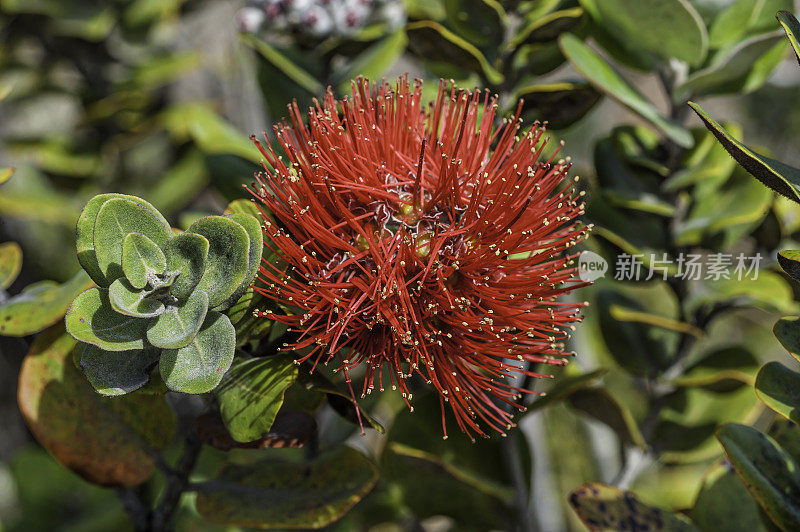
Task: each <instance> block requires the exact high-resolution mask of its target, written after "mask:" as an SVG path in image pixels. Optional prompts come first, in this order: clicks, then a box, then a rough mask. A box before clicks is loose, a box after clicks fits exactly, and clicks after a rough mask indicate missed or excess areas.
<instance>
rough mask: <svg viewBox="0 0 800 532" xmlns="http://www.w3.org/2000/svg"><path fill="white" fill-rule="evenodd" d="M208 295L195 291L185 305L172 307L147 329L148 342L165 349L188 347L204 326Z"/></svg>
mask: <svg viewBox="0 0 800 532" xmlns="http://www.w3.org/2000/svg"><path fill="white" fill-rule="evenodd" d="M207 312H208V294H206V293H205V292H203V291H202V290H195V291H194V292H192V294H191V295H190V296H189V299H187V300H186V301H185V302H184V303H182V304H179V305H170V306H168V307H167V309H166V311H164V312H163V313H162V314H161V315H160V316H159V317H158V319H156V320H155V321H153V324H152V325H151V326H150V328H149V329H147V341H148V342H150V343H151V344H153V345H154V346H156V347H161V348H163V349H180V348H181V347H186V346H187V345H189V343H190V342H191V341H192V339H193V338H194V336H195V335H196V334H197V332H198V331H199V330H200V327H201V326H202V325H203V321H204V320H205V318H206V313H207Z"/></svg>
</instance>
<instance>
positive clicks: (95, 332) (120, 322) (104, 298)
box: [66, 288, 149, 351]
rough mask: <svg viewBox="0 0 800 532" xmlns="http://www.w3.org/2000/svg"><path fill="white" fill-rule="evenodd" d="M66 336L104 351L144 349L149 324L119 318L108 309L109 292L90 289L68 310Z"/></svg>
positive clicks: (145, 321)
mask: <svg viewBox="0 0 800 532" xmlns="http://www.w3.org/2000/svg"><path fill="white" fill-rule="evenodd" d="M66 323H67V332H68V333H69V334H70V335H72V337H73V338H75V339H76V340H78V341H81V342H86V343H87V344H92V345H96V346H97V347H99V348H101V349H105V350H106V351H130V350H132V349H144V337H145V329H146V328H147V324H148V323H149V320H147V319H143V318H134V317H132V316H124V315H122V314H119V313H118V312H116V311H115V310H114V308H113V307H112V306H111V302H110V301H109V298H108V290H106V289H103V288H90V289H88V290H86V291H85V292H82V293H81V294H80V295H78V297H76V298H75V300H74V301H73V302H72V304H71V305H70V306H69V309H68V310H67V315H66Z"/></svg>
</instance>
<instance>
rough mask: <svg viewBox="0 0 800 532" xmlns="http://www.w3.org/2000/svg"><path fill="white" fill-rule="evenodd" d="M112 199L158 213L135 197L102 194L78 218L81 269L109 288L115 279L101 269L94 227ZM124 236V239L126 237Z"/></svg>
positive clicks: (164, 221)
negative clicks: (121, 199)
mask: <svg viewBox="0 0 800 532" xmlns="http://www.w3.org/2000/svg"><path fill="white" fill-rule="evenodd" d="M112 198H124V199H129V200H131V201H135V202H138V203H140V204H142V205H144V206H145V208H146V209H148V210H150V211H153V212H155V213H157V212H158V211H157V210H156V209H155V207H153V206H152V205H150V204H149V203H147V202H146V201H144V200H142V199H140V198H137V197H135V196H126V195H125V194H100V195H99V196H95V197H93V198H92V199H90V200H89V202H88V203H87V204H86V206H85V207H84V208H83V210H82V211H81V214H80V216H79V217H78V224H77V228H76V244H77V248H78V262H80V264H81V267H83V269H84V270H86V273H88V274H89V277H91V278H92V280H93V281H94V282H95V283H97V284H98V285H99V286H108V285H110V284H111V281H113V279H106V277H105V275H104V273H103V271H102V270H101V269H100V266H99V265H98V263H97V254H96V253H95V248H94V226H95V221H96V220H97V214H98V213H99V212H100V208H101V207H102V206H103V205H104V204H105V202H106V201H108V200H109V199H112ZM162 221H163V224H164V225H166V226H167V227H169V225H168V224H167V221H166V220H162ZM125 234H127V233H125ZM122 236H123V237H124V236H125V235H122ZM121 242H122V240H121V238H120V245H121Z"/></svg>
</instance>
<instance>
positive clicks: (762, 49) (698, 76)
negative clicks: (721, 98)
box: [672, 31, 783, 102]
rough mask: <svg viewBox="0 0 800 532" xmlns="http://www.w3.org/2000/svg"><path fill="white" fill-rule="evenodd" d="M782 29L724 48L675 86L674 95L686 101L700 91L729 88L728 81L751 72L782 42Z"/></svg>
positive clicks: (705, 93)
mask: <svg viewBox="0 0 800 532" xmlns="http://www.w3.org/2000/svg"><path fill="white" fill-rule="evenodd" d="M782 37H783V34H782V33H781V32H780V31H774V32H771V33H765V34H763V35H757V36H755V37H751V38H750V39H747V40H746V41H743V42H741V43H739V44H737V45H736V46H735V47H734V48H732V49H731V50H723V51H721V52H719V53H718V54H717V56H715V57H714V59H713V60H712V61H711V64H710V65H709V66H707V67H706V68H704V69H702V70H698V71H697V72H694V73H692V74H691V75H690V76H689V77H688V78H686V81H684V82H683V83H681V84H679V85H677V86H676V87H675V89H674V90H673V94H672V99H673V100H674V101H676V102H682V101H685V100H686V99H688V98H690V97H694V96H699V95H708V94H719V93H725V92H727V90H726V89H727V84H728V83H730V82H732V81H735V80H736V79H738V78H740V77H742V76H744V75H745V74H747V73H748V72H749V71H750V69H751V68H752V67H753V63H755V62H756V61H757V60H758V59H759V58H760V57H761V56H763V55H764V54H766V53H767V52H769V51H770V50H771V49H772V48H773V47H774V46H775V45H776V44H778V43H780V42H781V39H782Z"/></svg>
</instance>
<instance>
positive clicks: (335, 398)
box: [297, 366, 386, 434]
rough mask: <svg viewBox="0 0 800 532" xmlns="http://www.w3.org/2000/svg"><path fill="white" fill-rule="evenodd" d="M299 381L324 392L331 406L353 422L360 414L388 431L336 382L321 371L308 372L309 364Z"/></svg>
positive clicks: (377, 427) (372, 424)
mask: <svg viewBox="0 0 800 532" xmlns="http://www.w3.org/2000/svg"><path fill="white" fill-rule="evenodd" d="M297 382H298V383H299V384H302V385H303V386H305V388H306V389H307V390H309V391H312V392H318V393H324V394H325V395H327V397H328V403H329V404H330V405H331V408H333V409H334V410H336V412H337V413H338V414H339V415H341V416H342V417H344V418H345V419H347V420H348V421H350V422H351V423H359V416H360V417H362V418H364V419H365V420H366V421H367V422H368V423H369V424H370V425H371V426H372V428H373V429H375V430H377V431H378V432H380V433H381V434H383V433H384V432H386V429H385V428H383V425H381V424H380V423H379V422H378V420H377V419H375V418H374V417H372V416H371V415H370V414H369V413H368V412H367V411H365V410H363V409H362V408H360V407H359V406H358V403H357V402H356V401H355V400H354V399H353V397H352V396H351V395H350V394H349V393H348V392H344V391H342V390H340V389H339V387H338V386H336V385H335V384H334V383H332V382H331V381H330V380H328V379H327V378H326V377H325V376H324V375H322V374H320V373H319V371H315V372H314V373H309V372H308V366H303V367H302V369H301V371H300V372H299V373H298V375H297Z"/></svg>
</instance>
